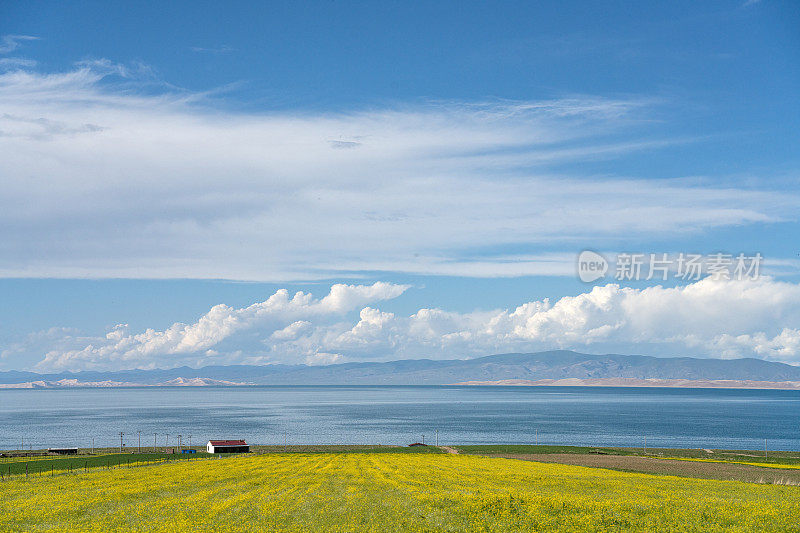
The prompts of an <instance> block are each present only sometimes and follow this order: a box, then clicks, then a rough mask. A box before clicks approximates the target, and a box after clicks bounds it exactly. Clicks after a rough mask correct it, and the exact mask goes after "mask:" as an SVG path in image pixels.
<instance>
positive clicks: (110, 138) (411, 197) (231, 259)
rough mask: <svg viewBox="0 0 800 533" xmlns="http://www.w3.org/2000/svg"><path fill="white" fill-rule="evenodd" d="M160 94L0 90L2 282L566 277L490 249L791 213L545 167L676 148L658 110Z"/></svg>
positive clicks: (80, 70) (95, 72) (147, 80)
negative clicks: (258, 108) (275, 107)
mask: <svg viewBox="0 0 800 533" xmlns="http://www.w3.org/2000/svg"><path fill="white" fill-rule="evenodd" d="M142 84H146V85H147V87H146V88H144V89H143V87H142ZM153 84H154V79H153V73H152V72H151V71H149V69H147V68H146V67H145V66H142V65H133V66H131V65H119V64H116V63H113V62H110V61H107V60H102V59H101V60H91V61H83V62H81V63H80V64H78V65H76V67H75V68H74V69H73V70H70V71H67V72H61V73H41V72H37V71H35V70H30V69H29V70H15V71H12V72H6V73H4V74H0V108H1V109H2V110H3V112H2V113H3V114H2V115H1V116H0V174H1V175H2V176H3V180H1V181H0V276H6V277H20V276H23V277H31V276H33V277H40V276H44V277H134V278H153V277H155V278H187V277H188V278H228V279H243V280H270V281H274V280H281V279H291V280H297V279H320V278H326V279H330V278H332V277H337V276H341V275H342V274H343V273H345V272H346V273H354V272H364V271H373V272H374V271H395V272H397V271H402V272H411V273H422V274H452V275H466V276H470V275H474V276H487V275H488V276H498V275H501V276H508V275H511V276H516V275H529V274H554V273H557V274H571V273H572V269H573V264H572V262H573V260H572V257H571V256H570V258H569V259H567V260H563V261H553V260H551V259H550V258H548V257H546V254H544V253H541V254H528V255H527V256H525V257H521V256H520V257H516V258H513V259H510V258H509V257H508V256H507V254H504V253H502V252H498V250H503V249H509V247H511V248H513V247H520V246H526V247H530V246H534V247H544V249H548V248H549V249H550V250H549V251H554V250H552V248H554V247H555V248H558V247H562V248H559V249H558V250H555V251H562V250H563V246H564V243H571V242H576V241H581V242H587V240H589V241H592V242H596V243H602V242H604V239H606V240H608V239H615V238H616V237H617V236H618V235H619V234H620V232H625V234H626V236H627V238H629V239H635V238H637V237H638V238H642V239H644V240H646V239H649V238H652V237H658V236H666V235H674V234H675V233H676V232H682V233H690V232H693V231H696V230H697V228H699V227H703V228H711V227H718V226H728V225H741V224H748V223H755V222H770V221H776V220H784V219H790V218H792V217H795V216H796V214H797V213H796V211H797V209H798V205H800V202H798V198H796V197H795V196H794V195H793V194H792V193H786V192H782V193H780V194H778V193H775V192H771V191H769V190H763V191H759V190H753V189H748V190H747V191H746V193H743V191H742V190H739V189H737V188H736V187H732V186H728V185H726V186H713V185H709V184H708V183H707V182H706V183H703V182H702V181H689V180H684V179H678V180H669V179H662V180H654V179H644V178H642V179H640V178H637V177H635V176H634V177H625V176H622V177H615V176H596V175H587V174H582V173H580V172H577V171H575V170H572V171H568V170H561V171H558V172H557V171H556V170H555V169H557V168H559V165H562V164H565V163H569V164H570V165H572V166H573V167H574V166H575V165H576V164H579V163H583V162H591V161H595V160H597V159H605V158H616V157H622V156H624V155H626V154H630V153H632V152H640V151H652V150H658V149H661V148H664V147H666V146H672V145H674V144H675V143H684V142H687V141H688V140H687V139H674V138H662V137H659V136H658V134H657V133H656V132H654V131H651V130H650V128H652V124H653V121H652V120H650V119H651V118H652V117H651V116H650V114H651V113H652V112H653V108H654V106H657V105H659V104H658V103H657V102H654V101H652V100H648V99H644V98H627V99H607V98H596V97H580V98H566V99H555V100H548V101H513V102H508V101H495V102H428V103H419V104H416V105H395V106H386V107H383V108H371V109H365V110H360V111H352V112H342V113H321V112H316V113H314V112H272V113H263V112H259V113H256V112H244V111H241V110H240V111H231V110H229V109H227V108H226V107H225V103H224V101H221V100H217V99H214V98H211V97H209V96H208V95H205V94H198V93H193V92H189V91H182V90H176V89H173V88H170V87H168V86H167V85H159V84H157V83H156V84H155V86H154V85H153ZM32 243H35V246H34V245H32Z"/></svg>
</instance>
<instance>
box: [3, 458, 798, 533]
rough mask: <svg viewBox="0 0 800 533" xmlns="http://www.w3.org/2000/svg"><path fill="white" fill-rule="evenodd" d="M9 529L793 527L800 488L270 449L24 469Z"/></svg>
mask: <svg viewBox="0 0 800 533" xmlns="http://www.w3.org/2000/svg"><path fill="white" fill-rule="evenodd" d="M0 492H1V493H2V497H1V498H0V530H3V531H46V530H61V531H67V530H70V531H76V530H80V531H120V530H126V531H131V530H132V531H144V530H152V531H176V530H200V531H220V530H224V531H320V530H326V531H329V532H332V531H537V530H538V531H633V530H637V531H657V530H658V531H728V530H736V531H798V530H800V527H798V524H797V519H796V517H797V516H800V488H798V487H792V486H779V485H758V484H750V483H740V482H727V481H709V480H700V479H687V478H678V477H672V476H653V475H645V474H634V473H625V472H616V471H612V470H605V469H596V468H583V467H578V466H568V465H561V464H545V463H536V462H526V461H516V460H510V459H501V458H490V457H482V456H468V455H450V454H429V453H403V454H400V453H333V454H332V453H311V454H309V453H268V454H262V455H250V456H238V457H230V458H224V459H208V460H198V461H192V462H189V463H186V462H177V461H176V462H172V463H163V464H159V465H152V466H142V467H139V468H119V469H114V470H104V469H100V470H94V471H90V472H89V473H78V474H74V475H61V476H55V477H35V478H30V479H26V478H24V477H19V476H18V477H16V478H14V479H13V480H12V481H6V482H4V483H2V484H0Z"/></svg>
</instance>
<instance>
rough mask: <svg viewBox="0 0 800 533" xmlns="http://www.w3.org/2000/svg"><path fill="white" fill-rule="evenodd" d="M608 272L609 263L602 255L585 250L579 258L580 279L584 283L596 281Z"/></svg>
mask: <svg viewBox="0 0 800 533" xmlns="http://www.w3.org/2000/svg"><path fill="white" fill-rule="evenodd" d="M606 272H608V261H606V258H605V257H603V256H602V255H600V254H598V253H597V252H593V251H591V250H584V251H582V252H581V253H580V255H579V256H578V277H579V278H581V281H582V282H584V283H591V282H592V281H596V280H598V279H600V278H602V277H603V276H605V275H606Z"/></svg>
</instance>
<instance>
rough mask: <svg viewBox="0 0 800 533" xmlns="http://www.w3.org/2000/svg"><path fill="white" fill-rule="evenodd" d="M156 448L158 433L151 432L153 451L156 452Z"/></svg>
mask: <svg viewBox="0 0 800 533" xmlns="http://www.w3.org/2000/svg"><path fill="white" fill-rule="evenodd" d="M156 448H158V433H153V453H156Z"/></svg>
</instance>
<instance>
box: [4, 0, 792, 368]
mask: <svg viewBox="0 0 800 533" xmlns="http://www.w3.org/2000/svg"><path fill="white" fill-rule="evenodd" d="M798 28H800V6H798V4H797V3H796V2H788V1H787V2H779V1H771V0H761V1H756V2H754V1H725V2H722V1H721V2H704V3H697V2H669V3H666V2H603V3H596V2H574V3H569V5H565V3H563V2H541V3H536V4H535V5H533V3H530V2H519V3H514V2H503V3H499V4H497V3H492V4H489V3H479V2H452V3H448V2H436V3H432V2H431V3H380V2H371V3H356V2H316V3H307V4H303V5H293V4H288V3H287V4H276V3H263V4H258V5H250V4H249V3H237V2H226V3H224V4H220V3H211V2H209V3H199V2H191V3H181V2H175V3H170V5H168V6H164V5H163V3H155V2H153V3H147V2H141V3H136V4H135V5H128V4H123V3H111V4H109V3H101V2H70V3H55V2H26V3H14V4H5V5H4V6H3V7H0V38H1V39H2V41H0V42H1V43H2V44H0V110H2V111H1V112H0V132H2V135H0V175H2V176H3V180H2V185H0V203H2V206H0V210H1V211H3V212H4V213H5V214H4V215H0V221H1V222H2V225H1V226H2V229H0V238H2V242H3V244H2V245H0V251H2V255H0V276H2V278H3V279H0V291H2V293H1V294H2V302H3V304H2V307H0V370H2V369H11V368H37V369H40V370H48V369H82V368H125V367H135V366H142V367H147V366H160V367H169V366H175V365H178V364H191V365H195V366H197V365H201V364H210V363H215V364H224V363H232V362H262V363H270V362H301V363H302V362H308V363H322V362H330V361H345V360H364V359H390V358H396V357H465V356H473V355H481V354H486V353H492V352H495V351H511V350H533V349H548V348H573V349H579V350H584V351H595V352H596V351H619V352H623V353H652V354H654V355H682V354H687V353H688V354H691V355H697V356H703V357H734V356H755V357H762V358H767V359H772V360H780V361H786V362H791V363H796V362H800V351H799V350H800V344H799V342H800V341H798V340H797V339H798V338H800V333H799V332H798V328H800V321H798V316H799V313H800V311H799V310H798V308H797V307H798V306H800V304H797V305H795V304H793V303H792V300H791V295H792V294H794V292H793V291H795V290H796V289H797V283H798V282H800V271H799V270H798V269H799V268H800V246H798V244H797V236H798V216H800V191H798V188H799V187H798V173H797V171H798V167H799V166H800V165H799V164H798V163H800V161H798V159H799V156H800V150H798V141H799V140H800V139H798V133H797V132H798V127H799V126H800V104H798V101H797V98H796V95H797V94H798V90H800V30H798ZM584 249H592V250H597V251H600V252H602V253H603V254H604V255H606V256H607V257H609V258H613V257H614V256H615V254H617V253H619V252H626V251H627V252H641V253H645V254H647V253H670V254H673V255H675V254H678V253H680V252H687V253H699V254H704V255H707V254H712V253H716V252H724V253H729V254H738V253H740V252H742V253H746V254H754V253H756V252H759V253H761V254H762V255H763V256H764V258H765V263H764V273H765V274H766V276H768V277H765V278H764V279H763V280H760V281H758V282H757V283H755V282H754V283H752V284H751V285H746V284H745V285H742V286H741V287H740V288H729V289H728V290H719V289H717V288H713V287H711V288H710V287H708V286H706V285H705V284H704V283H702V282H701V283H699V284H698V283H689V282H685V281H681V280H676V279H674V278H670V279H669V280H668V281H667V282H661V281H650V282H645V281H641V282H624V283H621V285H622V286H621V287H618V286H617V285H613V284H615V283H619V282H616V281H615V280H613V279H608V278H606V279H603V280H600V281H598V282H596V283H594V284H590V285H587V284H584V283H581V282H580V281H579V280H578V279H577V277H576V275H575V258H576V256H577V254H578V253H579V252H580V251H581V250H584ZM612 269H613V265H612ZM376 282H387V283H389V284H390V285H391V287H394V288H391V287H389V288H387V287H384V286H383V285H381V286H379V287H376V286H374V285H373V284H374V283H376ZM342 283H343V284H348V285H352V286H353V287H356V288H353V289H348V290H352V291H353V294H355V296H352V299H351V297H350V296H348V297H346V298H344V297H343V298H344V299H343V300H342V302H344V303H341V302H340V303H337V304H336V305H333V304H330V305H328V304H327V303H326V304H320V305H316V304H314V303H309V302H304V303H303V302H299V301H298V302H295V304H288V303H287V304H280V306H279V307H280V308H281V309H282V310H281V311H274V313H277V314H274V316H273V315H272V314H270V318H268V319H266V318H263V317H264V315H263V313H256V315H253V316H251V315H250V314H248V312H244V311H242V310H246V309H248V306H251V305H252V304H257V303H259V302H265V301H267V299H268V298H269V297H270V295H273V294H275V293H276V291H279V290H281V289H284V288H285V289H287V290H288V291H289V293H290V294H293V293H294V292H295V291H298V290H301V291H305V292H310V293H313V295H314V298H315V300H314V301H319V302H322V301H323V300H322V298H323V297H325V295H326V294H328V293H329V291H330V290H331V286H332V285H333V284H342ZM609 283H611V284H612V285H613V287H611V288H609V286H608V285H607V284H609ZM358 286H363V287H372V288H371V289H370V290H369V291H367V292H364V291H366V289H358V288H357V287H358ZM656 286H660V287H661V288H660V289H658V290H663V291H672V292H666V293H664V294H663V295H662V296H661V299H660V300H659V301H658V302H656V303H653V302H652V300H651V297H652V294H654V293H653V292H652V290H651V291H650V292H648V287H656ZM755 286H757V289H754V288H753V287H755ZM593 287H597V290H598V291H599V292H596V293H592V290H593ZM737 287H738V285H737ZM603 290H605V291H607V292H602V291H603ZM653 290H655V289H653ZM626 291H628V292H626ZM630 291H633V292H630ZM334 292H335V291H334ZM334 292H332V293H331V295H332V299H331V300H330V301H334V300H335V301H336V302H339V300H338V299H337V298H338V296H336V295H335V294H334ZM337 294H338V293H337ZM701 294H702V296H699V295H701ZM731 294H738V295H739V297H738V298H739V299H738V300H733V301H730V300H728V299H727V298H728V297H729V296H730V295H731ZM562 298H565V299H562ZM570 298H573V299H570ZM672 298H676V299H677V300H675V302H674V304H675V305H683V306H686V308H687V309H694V310H695V311H696V312H697V313H701V314H705V316H706V317H707V318H708V320H709V324H710V325H708V327H706V328H705V329H702V330H697V331H694V329H693V328H694V325H693V324H694V322H693V321H692V320H691V319H690V318H687V317H684V320H685V322H682V321H681V320H680V319H677V318H675V317H674V315H673V314H669V310H668V309H661V307H660V306H661V305H662V302H663V301H672V300H671V299H672ZM754 298H755V299H756V300H757V301H758V303H757V304H753V301H754V300H753V299H754ZM545 299H548V300H547V301H546V302H545ZM770 299H772V300H770ZM769 301H771V302H772V304H773V305H772V306H771V307H770V306H767V305H766V304H765V303H764V302H769ZM679 302H683V303H679ZM781 302H783V303H781ZM218 304H225V305H227V306H229V307H228V311H225V313H222V315H219V316H217V315H214V316H209V313H211V311H210V310H213V309H212V308H214V306H216V305H218ZM276 305H277V304H276ZM315 305H316V307H315ZM615 306H617V307H615ZM638 306H643V308H644V309H646V310H648V311H647V312H650V313H652V317H650V319H649V321H644V322H641V323H640V322H637V320H638V319H635V318H632V317H631V316H630V313H631V312H632V311H631V309H634V308H636V309H638V308H639V307H638ZM692 306H695V307H692ZM782 306H785V307H782ZM534 308H535V309H534ZM731 308H746V312H745V311H742V312H741V314H743V315H747V318H748V320H747V321H744V322H741V323H739V321H738V320H735V319H732V320H729V319H728V318H727V315H725V312H730V309H731ZM321 309H324V311H322V310H321ZM365 309H368V311H364V310H365ZM429 309H433V310H436V312H437V313H442V314H441V315H437V316H435V317H434V316H432V315H431V314H430V313H426V312H421V311H425V310H429ZM659 309H661V310H659ZM239 311H242V312H239ZM373 311H375V312H377V313H379V314H374V313H373ZM269 312H270V313H273V310H271V311H269ZM371 313H373V314H371ZM380 313H382V314H380ZM659 313H667V315H666V316H664V315H661V314H659ZM211 314H212V315H213V313H211ZM223 315H224V316H223ZM390 315H391V316H390ZM712 319H714V320H712ZM204 320H205V321H204ZM720 322H725V323H726V324H728V326H720V325H719V323H720ZM207 323H211V324H212V325H210V326H209V325H208V324H207ZM231 323H234V324H236V326H235V327H227V326H225V324H228V325H230V324H231ZM500 323H502V324H505V325H504V326H503V327H502V328H501V327H499V326H498V325H497V324H500ZM654 323H658V324H659V326H658V327H656V326H654V325H653V324H654ZM118 324H127V326H125V327H124V328H122V327H121V328H115V326H116V325H118ZM198 324H206V326H204V327H201V328H199V329H201V330H202V331H203V333H202V335H200V337H202V338H200V339H199V340H198V337H197V335H199V334H198V333H197V331H196V330H195V329H192V328H193V326H196V325H198ZM664 324H668V326H664ZM226 328H227V329H226ZM286 328H289V329H286ZM503 328H505V329H503ZM659 328H661V329H659ZM662 330H663V331H662ZM148 331H151V332H152V334H151V333H147V332H148ZM170 332H172V333H170ZM203 335H205V337H203ZM189 338H191V341H192V342H190V341H189V340H187V339H189ZM165 339H172V340H169V342H168V341H167V340H165ZM175 339H178V340H175ZM456 339H458V341H456ZM193 343H194V344H193ZM48 354H49V355H48Z"/></svg>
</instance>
